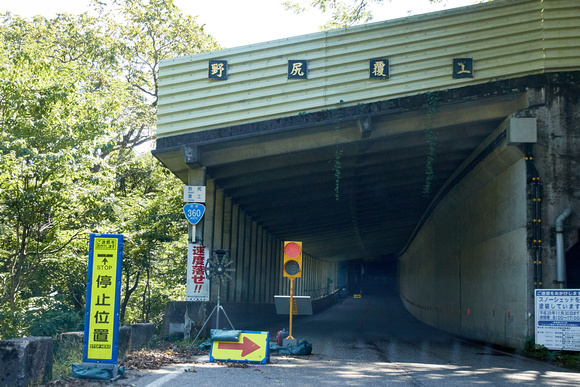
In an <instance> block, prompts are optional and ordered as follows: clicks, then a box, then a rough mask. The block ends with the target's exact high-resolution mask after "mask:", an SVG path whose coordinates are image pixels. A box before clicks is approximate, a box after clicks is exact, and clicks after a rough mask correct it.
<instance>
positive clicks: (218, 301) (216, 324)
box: [215, 284, 222, 329]
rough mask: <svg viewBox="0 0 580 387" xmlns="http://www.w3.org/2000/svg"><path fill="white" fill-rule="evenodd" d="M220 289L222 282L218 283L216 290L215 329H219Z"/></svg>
mask: <svg viewBox="0 0 580 387" xmlns="http://www.w3.org/2000/svg"><path fill="white" fill-rule="evenodd" d="M221 289H222V284H219V285H218V291H217V305H216V308H217V313H216V319H215V329H220V292H221Z"/></svg>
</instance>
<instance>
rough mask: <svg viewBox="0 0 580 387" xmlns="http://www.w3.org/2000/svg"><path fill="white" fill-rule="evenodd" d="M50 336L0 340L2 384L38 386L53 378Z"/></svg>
mask: <svg viewBox="0 0 580 387" xmlns="http://www.w3.org/2000/svg"><path fill="white" fill-rule="evenodd" d="M53 345H54V344H53V342H52V338H50V337H23V338H21V339H13V340H2V341H0V386H14V387H27V386H36V385H40V384H43V383H44V382H48V381H49V380H50V379H52V362H53Z"/></svg>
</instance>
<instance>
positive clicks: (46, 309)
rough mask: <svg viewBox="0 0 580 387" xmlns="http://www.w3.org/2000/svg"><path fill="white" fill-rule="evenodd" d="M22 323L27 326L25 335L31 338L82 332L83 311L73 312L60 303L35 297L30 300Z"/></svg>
mask: <svg viewBox="0 0 580 387" xmlns="http://www.w3.org/2000/svg"><path fill="white" fill-rule="evenodd" d="M61 298H62V297H61ZM24 322H25V323H26V324H27V333H28V334H29V335H31V336H55V335H57V334H60V333H65V332H77V331H82V330H83V326H84V310H83V309H80V310H73V309H71V308H70V307H69V306H67V305H66V304H64V303H63V302H62V301H58V300H55V299H51V298H46V297H37V298H34V299H32V300H30V306H29V309H28V310H27V311H26V313H25V316H24Z"/></svg>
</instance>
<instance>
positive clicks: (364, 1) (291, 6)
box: [282, 0, 383, 30]
mask: <svg viewBox="0 0 580 387" xmlns="http://www.w3.org/2000/svg"><path fill="white" fill-rule="evenodd" d="M303 3H304V2H302V3H300V2H299V3H295V2H292V1H284V2H282V5H284V7H285V8H286V10H287V11H292V12H294V13H303V12H306V11H307V10H309V9H317V10H319V11H321V12H323V13H326V12H331V13H332V17H331V19H330V20H329V21H328V22H326V24H324V25H323V26H322V27H321V28H322V29H325V30H330V29H335V28H342V27H350V26H352V25H355V24H359V23H367V22H369V21H371V20H372V19H373V15H372V13H371V12H370V11H369V10H368V9H367V7H368V5H369V3H379V4H381V3H383V0H349V1H341V0H312V1H310V2H309V4H308V5H303Z"/></svg>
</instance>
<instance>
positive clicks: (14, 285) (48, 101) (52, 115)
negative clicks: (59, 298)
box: [0, 15, 125, 334]
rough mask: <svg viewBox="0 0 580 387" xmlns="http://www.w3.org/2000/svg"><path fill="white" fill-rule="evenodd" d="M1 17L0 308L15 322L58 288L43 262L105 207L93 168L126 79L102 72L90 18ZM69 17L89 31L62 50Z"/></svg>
mask: <svg viewBox="0 0 580 387" xmlns="http://www.w3.org/2000/svg"><path fill="white" fill-rule="evenodd" d="M1 22H2V24H1V25H0V68H1V72H2V79H1V80H0V223H1V224H2V228H1V229H0V244H1V246H2V250H0V283H1V284H2V286H0V308H1V312H0V313H3V314H4V315H7V316H10V317H12V318H10V319H0V320H1V321H4V322H5V323H6V324H10V323H11V322H12V323H14V324H17V323H18V321H19V319H17V318H14V316H15V315H16V314H17V313H19V312H21V311H22V310H23V309H24V307H25V306H26V302H27V299H30V298H31V297H35V296H38V295H39V294H42V293H44V292H47V291H49V292H50V291H52V290H53V289H52V287H51V286H50V281H38V278H39V277H40V276H41V275H40V273H44V274H46V272H44V269H45V268H46V265H48V264H49V262H50V261H53V260H55V259H56V257H62V254H63V253H64V252H65V250H66V249H67V248H68V247H69V246H70V245H71V243H72V242H73V241H75V240H76V239H77V238H79V236H80V235H81V234H82V233H83V232H85V231H86V230H87V229H89V228H94V227H95V225H96V224H98V222H99V221H100V220H101V219H102V218H103V215H104V214H106V211H102V208H103V207H104V206H106V200H105V199H106V197H105V195H104V192H105V191H106V186H107V184H108V182H107V181H106V179H101V177H100V176H99V177H96V176H90V177H91V178H87V177H89V176H87V173H88V172H89V167H90V166H91V165H92V163H93V160H94V158H95V153H96V150H97V149H98V148H100V147H102V146H103V145H105V144H106V143H107V141H108V140H107V137H108V136H109V135H110V133H111V131H112V130H114V125H113V124H112V123H113V122H114V118H115V116H116V115H117V114H118V113H119V112H120V111H121V107H122V103H120V101H121V100H122V96H123V95H124V94H125V88H124V87H122V84H121V83H120V82H117V81H114V80H112V81H111V82H108V83H106V84H105V83H102V82H99V79H100V78H101V77H103V75H104V74H106V73H107V67H108V66H109V64H108V63H107V64H105V65H104V66H99V64H102V62H101V61H100V60H97V58H98V57H99V56H100V53H98V52H97V51H96V50H95V46H94V41H93V38H94V36H95V35H96V34H99V31H98V26H97V24H96V23H95V20H94V19H91V18H89V17H87V16H86V15H81V16H79V17H78V18H73V17H69V16H63V17H59V18H57V19H55V20H52V21H48V20H45V19H43V18H36V19H34V20H33V21H25V20H22V19H20V18H18V17H11V16H10V15H5V16H3V17H2V20H1ZM71 25H73V26H75V28H77V29H80V28H82V29H84V31H85V34H82V35H81V34H78V35H77V36H76V37H77V38H78V40H77V41H76V42H75V44H71V45H70V46H69V47H68V49H67V50H64V49H63V47H64V45H66V41H63V40H60V39H57V38H58V37H59V32H62V31H64V30H67V29H70V27H71ZM60 37H64V36H60ZM69 37H70V38H71V39H72V36H69ZM53 39H54V40H53ZM56 41H58V42H59V43H60V45H55V42H56ZM4 328H6V330H8V331H10V332H12V333H13V334H14V333H16V329H17V327H16V326H12V327H4Z"/></svg>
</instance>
